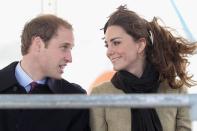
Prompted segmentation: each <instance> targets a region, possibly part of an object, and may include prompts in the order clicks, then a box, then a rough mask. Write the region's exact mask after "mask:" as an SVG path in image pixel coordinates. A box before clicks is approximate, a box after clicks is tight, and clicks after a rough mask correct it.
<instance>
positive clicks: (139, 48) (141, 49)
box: [137, 38, 146, 53]
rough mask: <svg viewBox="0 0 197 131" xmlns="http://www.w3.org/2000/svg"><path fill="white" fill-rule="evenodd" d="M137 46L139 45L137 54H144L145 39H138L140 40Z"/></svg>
mask: <svg viewBox="0 0 197 131" xmlns="http://www.w3.org/2000/svg"><path fill="white" fill-rule="evenodd" d="M137 44H138V45H139V46H138V53H142V52H144V50H145V47H146V39H145V38H140V39H139V40H138V41H137Z"/></svg>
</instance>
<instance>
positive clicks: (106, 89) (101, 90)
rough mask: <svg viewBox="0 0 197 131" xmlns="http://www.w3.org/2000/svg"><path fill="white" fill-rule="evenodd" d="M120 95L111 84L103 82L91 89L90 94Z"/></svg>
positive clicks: (118, 90)
mask: <svg viewBox="0 0 197 131" xmlns="http://www.w3.org/2000/svg"><path fill="white" fill-rule="evenodd" d="M105 93H106V94H120V93H123V91H122V90H120V89H117V88H115V87H114V85H113V84H112V83H111V82H104V83H102V84H100V85H98V86H95V87H93V88H92V91H91V93H90V94H105Z"/></svg>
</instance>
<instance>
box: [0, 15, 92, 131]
mask: <svg viewBox="0 0 197 131" xmlns="http://www.w3.org/2000/svg"><path fill="white" fill-rule="evenodd" d="M21 43H22V45H21V52H22V56H23V57H22V60H21V61H20V62H13V63H11V64H10V65H8V66H7V67H5V68H4V69H2V70H0V93H1V94H30V95H31V94H38V93H39V94H76V93H77V94H78V93H79V94H80V93H86V92H85V90H83V89H82V88H81V87H80V86H79V85H77V84H74V83H69V82H68V81H66V80H64V79H63V78H61V75H62V74H63V72H64V71H63V70H64V68H65V66H67V64H68V63H70V62H72V56H71V49H72V48H73V46H74V36H73V29H72V25H71V24H69V23H68V22H67V21H65V20H63V19H61V18H59V17H56V16H54V15H42V16H38V17H36V18H34V19H32V20H31V21H30V22H28V23H27V24H26V25H25V27H24V30H23V32H22V35H21ZM32 83H36V85H35V84H34V86H32ZM35 86H36V87H35ZM88 123H89V111H88V110H87V109H48V110H47V109H34V110H33V109H29V110H27V109H26V110H25V109H13V110H2V109H1V110H0V131H89V126H88Z"/></svg>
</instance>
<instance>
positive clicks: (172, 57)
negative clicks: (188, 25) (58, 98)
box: [91, 6, 197, 131]
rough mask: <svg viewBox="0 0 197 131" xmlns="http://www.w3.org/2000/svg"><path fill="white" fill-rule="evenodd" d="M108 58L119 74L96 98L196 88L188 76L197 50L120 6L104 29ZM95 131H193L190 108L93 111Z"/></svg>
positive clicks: (190, 44)
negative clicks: (192, 58)
mask: <svg viewBox="0 0 197 131" xmlns="http://www.w3.org/2000/svg"><path fill="white" fill-rule="evenodd" d="M104 34H105V43H106V45H105V46H106V47H107V57H108V58H109V60H110V61H111V63H112V64H113V68H114V70H115V71H117V72H116V73H115V74H114V76H113V77H112V79H111V81H110V82H105V83H103V84H101V85H99V86H97V87H95V88H93V90H92V92H91V93H92V94H102V93H108V94H123V93H186V92H187V87H190V86H192V85H194V84H195V81H193V80H192V79H191V78H192V77H191V76H189V75H188V74H187V72H186V66H187V65H188V63H189V62H188V60H187V56H188V55H192V54H193V53H194V51H195V50H196V48H197V44H196V43H190V42H189V41H187V40H186V39H184V38H182V37H175V36H173V35H172V33H170V31H168V30H167V29H166V28H164V27H162V26H160V25H159V24H158V22H157V18H154V19H153V20H152V21H151V22H148V21H147V20H145V19H143V18H141V17H140V16H138V15H137V14H136V13H135V12H133V11H130V10H128V9H126V7H125V6H120V7H119V8H118V10H117V11H115V12H114V13H113V14H112V15H111V16H110V17H109V20H108V21H107V23H106V24H105V26H104ZM91 128H92V131H191V121H190V118H189V113H188V108H184V107H179V108H151V109H150V108H146V109H129V108H109V107H108V108H93V109H92V110H91Z"/></svg>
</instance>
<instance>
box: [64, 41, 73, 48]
mask: <svg viewBox="0 0 197 131" xmlns="http://www.w3.org/2000/svg"><path fill="white" fill-rule="evenodd" d="M62 46H71V47H74V46H75V45H74V44H71V43H68V42H64V43H62Z"/></svg>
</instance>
